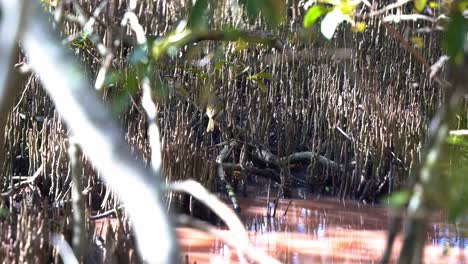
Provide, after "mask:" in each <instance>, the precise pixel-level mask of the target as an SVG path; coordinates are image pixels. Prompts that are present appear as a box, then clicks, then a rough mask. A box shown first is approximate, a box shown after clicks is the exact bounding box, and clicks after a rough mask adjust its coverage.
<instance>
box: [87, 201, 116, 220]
mask: <svg viewBox="0 0 468 264" xmlns="http://www.w3.org/2000/svg"><path fill="white" fill-rule="evenodd" d="M123 209H124V206H123V205H121V206H119V207H117V208H113V209H112V210H109V211H106V212H104V213H101V214H97V215H91V216H90V217H89V220H91V221H96V220H99V219H103V218H107V217H109V216H112V215H116V214H118V211H121V210H123Z"/></svg>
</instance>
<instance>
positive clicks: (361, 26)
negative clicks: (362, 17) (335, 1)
mask: <svg viewBox="0 0 468 264" xmlns="http://www.w3.org/2000/svg"><path fill="white" fill-rule="evenodd" d="M366 26H367V25H366V23H365V22H357V23H355V24H354V26H352V27H351V31H353V32H363V31H364V30H366Z"/></svg>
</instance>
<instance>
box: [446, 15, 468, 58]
mask: <svg viewBox="0 0 468 264" xmlns="http://www.w3.org/2000/svg"><path fill="white" fill-rule="evenodd" d="M467 33H468V20H467V19H466V18H464V17H463V15H462V14H461V13H457V14H454V15H453V16H452V17H451V19H450V22H449V24H448V27H447V30H446V31H445V34H444V39H443V47H444V51H445V53H446V54H447V56H449V57H450V60H451V62H452V63H457V62H461V61H458V59H461V60H462V59H463V47H464V44H465V36H466V35H467Z"/></svg>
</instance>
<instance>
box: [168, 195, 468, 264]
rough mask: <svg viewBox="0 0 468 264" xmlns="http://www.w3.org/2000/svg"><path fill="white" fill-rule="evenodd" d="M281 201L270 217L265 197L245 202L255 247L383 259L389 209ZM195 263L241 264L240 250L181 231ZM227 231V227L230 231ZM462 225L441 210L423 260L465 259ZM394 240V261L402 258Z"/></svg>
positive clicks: (321, 259)
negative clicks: (450, 219) (237, 263)
mask: <svg viewBox="0 0 468 264" xmlns="http://www.w3.org/2000/svg"><path fill="white" fill-rule="evenodd" d="M290 201H291V200H281V201H280V202H279V204H278V206H277V212H276V217H274V218H273V217H266V203H267V200H266V199H265V198H255V199H247V200H241V207H242V208H243V212H242V216H241V217H242V220H243V221H244V223H245V226H246V228H247V229H248V230H249V235H250V241H251V243H252V245H253V246H255V247H257V248H259V249H261V250H264V251H266V252H268V253H269V254H270V255H272V256H274V257H276V258H277V259H279V260H280V261H281V262H283V263H378V261H379V258H380V257H381V255H382V253H383V251H384V249H385V245H386V228H387V225H388V219H389V216H388V215H389V209H387V208H382V207H377V206H370V205H362V204H359V203H357V202H351V201H347V202H342V201H337V200H318V201H310V200H292V203H291V205H290V207H289V209H288V211H287V213H286V214H284V212H285V210H286V208H287V206H288V204H289V203H290ZM177 232H178V235H179V239H180V242H181V246H182V250H183V254H184V255H188V256H189V260H190V263H194V262H195V261H196V263H236V262H237V261H238V260H237V257H236V254H235V250H233V249H231V248H230V247H228V246H227V245H225V244H224V243H223V242H222V241H220V240H218V239H217V238H215V237H213V236H210V235H207V234H204V233H201V232H198V231H196V230H194V229H189V228H179V229H178V230H177ZM226 232H227V231H226ZM466 237H468V236H466V233H465V230H464V228H463V227H462V225H461V224H457V225H450V224H447V223H446V221H445V217H444V216H443V215H442V214H437V215H435V216H434V217H433V219H431V224H430V228H429V229H428V233H427V241H426V242H427V243H426V248H425V255H424V263H465V254H466V253H468V252H467V250H468V243H466V242H465V240H466V239H465V238H466ZM400 247H401V238H400V237H399V238H398V239H397V241H396V243H395V246H394V251H393V254H392V262H395V261H396V259H397V257H398V250H399V248H400Z"/></svg>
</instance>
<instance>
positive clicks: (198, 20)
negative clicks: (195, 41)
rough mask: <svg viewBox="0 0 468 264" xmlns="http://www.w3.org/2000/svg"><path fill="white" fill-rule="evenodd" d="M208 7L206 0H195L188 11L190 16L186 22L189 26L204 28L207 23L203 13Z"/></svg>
mask: <svg viewBox="0 0 468 264" xmlns="http://www.w3.org/2000/svg"><path fill="white" fill-rule="evenodd" d="M207 9H208V0H197V1H196V2H195V4H194V5H193V7H192V10H191V12H190V18H189V20H188V22H187V26H188V27H189V28H192V29H193V28H206V27H207V24H208V19H207V16H206V15H205V14H206V13H205V12H206V10H207Z"/></svg>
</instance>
